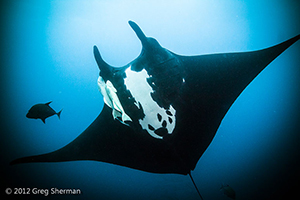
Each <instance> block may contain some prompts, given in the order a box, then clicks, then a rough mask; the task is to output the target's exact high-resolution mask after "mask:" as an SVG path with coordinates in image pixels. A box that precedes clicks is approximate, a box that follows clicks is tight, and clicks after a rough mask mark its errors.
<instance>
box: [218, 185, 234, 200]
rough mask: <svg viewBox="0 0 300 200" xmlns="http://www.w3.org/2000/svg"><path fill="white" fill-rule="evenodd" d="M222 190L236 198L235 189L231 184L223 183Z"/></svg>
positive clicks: (230, 196)
mask: <svg viewBox="0 0 300 200" xmlns="http://www.w3.org/2000/svg"><path fill="white" fill-rule="evenodd" d="M220 191H222V192H223V193H224V194H225V195H226V196H228V197H229V198H231V199H235V191H234V190H233V189H232V187H230V186H229V185H222V187H221V188H220Z"/></svg>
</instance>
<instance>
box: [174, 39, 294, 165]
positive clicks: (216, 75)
mask: <svg viewBox="0 0 300 200" xmlns="http://www.w3.org/2000/svg"><path fill="white" fill-rule="evenodd" d="M299 39H300V35H297V36H296V37H293V38H291V39H289V40H287V41H285V42H282V43H280V44H278V45H275V46H272V47H269V48H266V49H262V50H257V51H251V52H240V53H222V54H209V55H200V56H179V55H176V56H177V57H178V59H180V62H181V63H182V65H183V66H184V76H185V86H186V87H185V88H186V89H185V90H183V92H182V93H183V94H181V101H183V102H185V104H187V105H188V106H189V108H188V109H186V110H187V111H186V112H190V115H191V116H193V117H190V118H184V120H186V121H185V124H189V125H190V130H191V131H185V134H184V135H177V137H178V139H177V140H176V141H185V140H188V141H190V144H189V145H186V146H185V147H184V149H182V150H181V151H186V155H189V156H190V159H189V160H188V161H189V162H190V164H189V166H191V169H194V167H195V165H196V164H197V162H198V160H199V158H200V157H201V156H202V154H203V153H204V151H205V150H206V148H207V147H208V146H209V144H210V142H211V141H212V139H213V137H214V136H215V133H216V132H217V129H218V127H219V125H220V124H221V122H222V120H223V118H224V116H225V115H226V113H227V111H228V110H229V108H230V107H231V105H232V104H233V103H234V101H235V100H236V99H237V98H238V96H239V95H240V94H241V93H242V91H243V90H244V89H245V88H246V87H247V86H248V84H249V83H250V82H251V81H252V80H253V79H255V77H256V76H257V75H258V74H259V73H260V72H261V71H262V70H263V69H265V67H266V66H267V65H268V64H269V63H271V62H272V61H273V60H274V59H275V58H276V57H277V56H279V55H280V54H281V53H282V52H284V51H285V50H286V49H287V48H288V47H290V46H291V45H292V44H293V43H295V42H296V41H297V40H299ZM191 120H194V122H192V123H191V122H190V121H191ZM182 137H185V138H182ZM187 137H188V139H187Z"/></svg>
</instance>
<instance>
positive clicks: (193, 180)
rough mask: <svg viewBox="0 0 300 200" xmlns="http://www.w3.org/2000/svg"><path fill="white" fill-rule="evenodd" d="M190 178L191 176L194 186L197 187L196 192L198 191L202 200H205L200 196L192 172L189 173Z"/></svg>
mask: <svg viewBox="0 0 300 200" xmlns="http://www.w3.org/2000/svg"><path fill="white" fill-rule="evenodd" d="M189 176H190V178H191V180H192V182H193V184H194V186H195V188H196V190H197V192H198V194H199V196H200V198H201V200H203V197H202V195H201V194H200V192H199V190H198V187H197V185H196V183H195V181H194V179H193V177H192V174H191V172H190V173H189Z"/></svg>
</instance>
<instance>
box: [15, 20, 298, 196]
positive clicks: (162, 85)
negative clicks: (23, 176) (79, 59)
mask: <svg viewBox="0 0 300 200" xmlns="http://www.w3.org/2000/svg"><path fill="white" fill-rule="evenodd" d="M129 25H130V26H131V28H132V29H133V30H134V32H135V33H136V35H137V37H138V38H139V40H140V41H141V44H142V51H141V53H140V55H139V56H138V57H137V58H136V59H135V60H133V61H132V62H130V63H128V64H127V65H125V66H123V67H113V66H111V65H109V64H107V63H106V62H105V61H104V60H103V59H102V57H101V55H100V52H99V50H98V48H97V47H96V46H94V48H93V51H94V56H95V60H96V62H97V65H98V67H99V69H100V73H99V78H98V81H97V83H98V87H99V91H100V92H101V94H102V95H103V99H104V103H105V104H104V107H103V109H102V111H101V113H100V114H99V116H98V117H97V118H96V119H95V120H94V122H92V123H91V125H90V126H89V127H88V128H87V129H86V130H85V131H83V132H82V133H81V134H80V135H79V136H78V137H77V138H76V139H74V140H73V141H72V142H71V143H69V144H67V145H66V146H64V147H62V148H61V149H58V150H56V151H53V152H50V153H46V154H42V155H35V156H29V157H23V158H19V159H16V160H14V161H12V162H11V164H20V163H32V162H63V161H76V160H93V161H101V162H106V163H112V164H116V165H121V166H125V167H129V168H133V169H137V170H142V171H146V172H152V173H174V174H182V175H188V174H189V175H190V174H191V171H192V170H194V168H195V166H196V164H197V162H198V160H199V159H200V157H201V156H202V154H203V153H204V152H205V150H206V149H207V147H208V146H209V145H210V143H211V141H212V140H213V138H214V136H215V134H216V132H217V130H218V127H219V126H220V124H221V122H222V119H223V118H224V116H225V115H226V113H227V112H228V110H229V108H230V107H231V106H232V104H233V103H234V101H235V100H236V99H237V98H238V96H239V95H240V94H241V93H242V92H243V90H244V89H245V88H246V87H247V86H248V84H249V83H251V81H253V79H255V77H256V76H257V75H258V74H259V73H260V72H261V71H262V70H263V69H264V68H265V67H266V66H267V65H268V64H269V63H271V62H272V61H273V60H274V59H275V58H276V57H277V56H279V55H280V54H281V53H282V52H283V51H285V50H286V49H287V48H288V47H289V46H291V45H292V44H293V43H295V42H296V41H297V40H298V39H299V38H300V35H298V36H296V37H293V38H291V39H289V40H287V41H285V42H282V43H280V44H277V45H275V46H272V47H269V48H265V49H261V50H257V51H249V52H240V53H219V54H207V55H197V56H182V55H178V54H176V53H174V52H171V51H170V50H168V49H166V48H163V47H162V46H161V45H160V44H159V43H158V41H157V40H156V39H154V38H151V37H146V35H145V34H144V33H143V32H142V30H141V28H140V27H139V26H138V25H137V24H136V23H135V22H133V21H129ZM190 177H191V178H192V176H191V175H190ZM192 181H193V179H192ZM193 183H194V181H193ZM194 185H195V183H194ZM198 193H199V191H198ZM199 195H200V193H199ZM200 197H201V195H200ZM201 198H202V197H201Z"/></svg>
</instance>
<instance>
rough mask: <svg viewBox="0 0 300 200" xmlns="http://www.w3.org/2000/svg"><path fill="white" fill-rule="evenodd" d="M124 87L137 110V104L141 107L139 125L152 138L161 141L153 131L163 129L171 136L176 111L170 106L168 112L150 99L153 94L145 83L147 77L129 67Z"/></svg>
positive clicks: (142, 72) (145, 74)
mask: <svg viewBox="0 0 300 200" xmlns="http://www.w3.org/2000/svg"><path fill="white" fill-rule="evenodd" d="M125 73H126V78H125V80H124V81H125V85H126V87H127V89H128V90H129V91H130V93H131V95H132V96H133V97H134V99H135V101H136V103H135V105H136V106H137V107H138V108H139V103H140V104H141V105H142V107H143V111H144V114H145V117H144V118H143V119H140V120H139V123H140V125H141V126H142V128H143V129H145V130H146V131H147V132H148V133H149V134H150V135H151V136H152V137H154V138H158V139H162V138H163V137H162V136H160V135H158V134H156V133H155V131H156V130H157V129H160V128H165V129H167V131H168V134H172V132H173V130H174V128H175V124H176V118H175V114H176V110H175V109H174V108H173V107H172V106H170V108H169V109H168V110H166V109H164V108H161V107H160V106H159V105H158V104H157V103H156V102H155V101H154V100H153V99H152V97H151V93H152V92H153V90H152V88H151V86H150V85H149V84H148V83H147V78H149V75H148V74H147V71H146V70H145V69H143V70H142V71H140V72H135V71H132V70H131V66H130V67H129V68H128V69H126V71H125Z"/></svg>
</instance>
